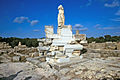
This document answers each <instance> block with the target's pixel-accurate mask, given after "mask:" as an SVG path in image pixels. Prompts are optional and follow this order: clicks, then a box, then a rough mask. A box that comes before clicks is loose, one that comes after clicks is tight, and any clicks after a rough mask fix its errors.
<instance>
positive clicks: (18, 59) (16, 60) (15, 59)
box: [12, 56, 20, 62]
mask: <svg viewBox="0 0 120 80" xmlns="http://www.w3.org/2000/svg"><path fill="white" fill-rule="evenodd" d="M12 61H13V62H18V61H20V56H14V57H13V58H12Z"/></svg>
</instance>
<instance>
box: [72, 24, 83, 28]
mask: <svg viewBox="0 0 120 80" xmlns="http://www.w3.org/2000/svg"><path fill="white" fill-rule="evenodd" d="M74 27H75V28H81V27H83V25H81V24H75V25H74Z"/></svg>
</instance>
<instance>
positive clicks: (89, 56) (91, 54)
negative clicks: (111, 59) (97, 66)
mask: <svg viewBox="0 0 120 80" xmlns="http://www.w3.org/2000/svg"><path fill="white" fill-rule="evenodd" d="M82 56H83V57H84V58H100V57H101V54H100V53H87V54H82Z"/></svg>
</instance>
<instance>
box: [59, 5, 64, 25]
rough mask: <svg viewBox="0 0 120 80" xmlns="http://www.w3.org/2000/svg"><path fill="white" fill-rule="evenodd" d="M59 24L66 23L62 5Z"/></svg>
mask: <svg viewBox="0 0 120 80" xmlns="http://www.w3.org/2000/svg"><path fill="white" fill-rule="evenodd" d="M58 10H59V13H58V26H63V25H64V23H65V16H64V8H63V6H62V5H60V6H58Z"/></svg>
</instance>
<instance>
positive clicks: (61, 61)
mask: <svg viewBox="0 0 120 80" xmlns="http://www.w3.org/2000/svg"><path fill="white" fill-rule="evenodd" d="M69 61H70V58H59V59H57V60H56V62H57V63H66V62H69Z"/></svg>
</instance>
